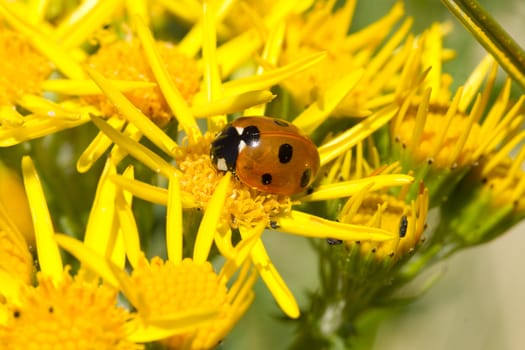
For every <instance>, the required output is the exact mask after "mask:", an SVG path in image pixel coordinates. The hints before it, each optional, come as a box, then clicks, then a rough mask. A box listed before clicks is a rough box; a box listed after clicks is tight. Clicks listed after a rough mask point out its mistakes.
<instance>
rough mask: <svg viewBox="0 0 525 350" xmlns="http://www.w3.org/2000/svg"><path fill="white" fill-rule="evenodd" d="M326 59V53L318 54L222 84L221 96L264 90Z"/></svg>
mask: <svg viewBox="0 0 525 350" xmlns="http://www.w3.org/2000/svg"><path fill="white" fill-rule="evenodd" d="M325 57H326V53H324V52H318V53H314V54H311V55H308V56H306V57H303V58H301V59H299V60H297V61H295V62H293V63H290V64H287V65H285V66H283V67H279V68H276V69H274V70H271V71H266V72H264V73H262V74H260V75H252V76H249V77H246V78H240V79H237V80H231V81H228V82H226V83H224V84H223V91H224V93H223V95H224V96H232V95H238V94H242V93H245V92H248V91H254V90H265V89H269V88H270V87H272V86H273V85H275V84H277V83H279V82H281V81H283V80H284V79H286V78H288V77H290V76H292V75H294V74H297V73H299V72H302V71H303V70H306V69H308V68H310V67H311V66H313V65H315V64H317V63H319V62H321V61H322V60H324V59H325Z"/></svg>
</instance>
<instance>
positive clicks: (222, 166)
mask: <svg viewBox="0 0 525 350" xmlns="http://www.w3.org/2000/svg"><path fill="white" fill-rule="evenodd" d="M217 169H219V170H220V171H228V166H227V165H226V159H224V158H219V159H217Z"/></svg>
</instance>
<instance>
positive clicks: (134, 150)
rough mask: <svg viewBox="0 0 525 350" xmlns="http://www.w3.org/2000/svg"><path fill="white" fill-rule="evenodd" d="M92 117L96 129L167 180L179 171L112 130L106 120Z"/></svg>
mask: <svg viewBox="0 0 525 350" xmlns="http://www.w3.org/2000/svg"><path fill="white" fill-rule="evenodd" d="M90 117H91V120H92V121H93V124H95V125H96V127H97V128H99V129H100V130H102V131H103V132H104V133H105V134H106V135H107V136H108V137H109V138H110V139H112V140H113V142H115V143H116V144H117V145H119V146H120V147H122V148H124V149H125V150H126V151H128V153H129V154H131V155H132V156H133V157H135V158H136V159H137V160H139V161H141V162H142V163H143V164H144V165H146V166H147V167H149V168H150V169H151V170H153V171H154V172H156V173H161V174H162V175H164V176H165V177H166V178H169V177H170V174H172V173H173V172H176V171H177V170H176V169H175V168H174V167H173V166H171V165H170V164H169V163H168V162H166V161H165V160H164V159H162V157H160V156H159V155H157V154H156V153H154V152H153V151H151V150H150V149H148V148H147V147H145V146H143V145H142V144H140V143H138V142H137V141H135V140H132V139H130V138H128V137H125V136H124V135H123V134H122V133H120V132H118V131H117V130H115V129H114V128H112V127H111V126H110V125H109V124H108V123H106V122H105V121H104V120H102V119H100V118H99V117H96V116H94V115H90Z"/></svg>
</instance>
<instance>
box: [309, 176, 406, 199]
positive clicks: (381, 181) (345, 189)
mask: <svg viewBox="0 0 525 350" xmlns="http://www.w3.org/2000/svg"><path fill="white" fill-rule="evenodd" d="M413 181H414V178H413V177H412V176H409V175H403V174H386V175H376V176H370V177H366V178H362V179H357V180H351V181H344V182H338V183H333V184H329V185H322V186H319V187H318V188H316V189H315V191H314V192H313V193H312V194H310V195H307V196H304V197H302V198H301V202H309V201H322V200H327V199H335V198H342V197H349V196H352V195H354V194H355V193H357V192H359V191H360V190H361V189H362V188H363V187H367V186H368V185H369V184H372V186H371V188H370V191H376V190H379V189H382V188H389V187H393V186H402V185H408V184H411V183H412V182H413Z"/></svg>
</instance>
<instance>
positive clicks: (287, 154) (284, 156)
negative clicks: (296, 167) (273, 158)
mask: <svg viewBox="0 0 525 350" xmlns="http://www.w3.org/2000/svg"><path fill="white" fill-rule="evenodd" d="M292 155H293V147H292V145H290V144H288V143H283V144H282V145H281V146H280V147H279V162H281V164H286V163H288V162H289V161H290V160H291V159H292Z"/></svg>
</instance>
